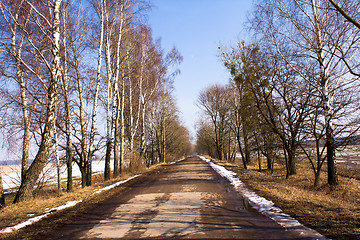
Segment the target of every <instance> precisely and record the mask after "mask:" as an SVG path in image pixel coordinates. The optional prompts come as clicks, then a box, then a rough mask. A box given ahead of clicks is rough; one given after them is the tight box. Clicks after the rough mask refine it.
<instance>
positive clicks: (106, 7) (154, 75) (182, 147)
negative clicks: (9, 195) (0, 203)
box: [0, 0, 191, 202]
mask: <svg viewBox="0 0 360 240" xmlns="http://www.w3.org/2000/svg"><path fill="white" fill-rule="evenodd" d="M148 9H149V4H148V2H147V1H140V0H125V1H113V0H91V1H89V2H87V4H82V3H80V2H78V1H71V0H67V1H65V0H54V1H50V0H49V1H30V0H24V1H19V2H16V3H14V2H13V1H0V13H1V18H0V21H1V28H0V31H1V38H0V44H1V58H2V63H1V64H2V65H1V68H0V69H1V78H2V81H3V82H4V83H5V82H6V84H2V85H1V92H2V95H1V101H2V103H4V104H2V105H3V106H5V107H3V108H2V111H4V112H5V111H6V112H7V113H9V114H8V115H7V116H6V117H5V118H4V123H3V126H5V128H6V129H8V132H9V133H10V134H12V135H13V136H14V135H15V136H17V137H19V136H21V140H22V145H23V147H22V154H21V155H22V169H23V170H22V179H21V186H20V188H19V191H18V193H17V195H16V198H15V202H18V201H22V200H26V199H28V198H30V197H31V196H32V191H33V187H34V185H35V184H36V181H37V179H38V177H39V174H40V173H41V171H42V170H43V168H44V166H45V165H46V164H47V163H48V162H51V159H50V156H53V155H54V156H55V155H56V156H57V158H59V159H60V160H61V161H63V162H66V164H67V174H68V178H67V190H68V191H71V190H72V189H73V183H72V168H73V163H76V164H77V165H78V167H79V169H80V171H81V174H82V186H88V185H91V184H92V176H93V174H92V161H93V160H94V159H97V158H98V157H99V156H102V155H103V156H105V163H106V164H105V166H104V173H105V174H104V177H105V179H109V178H110V177H111V170H112V169H111V165H110V163H111V161H113V163H114V165H113V171H114V174H113V175H114V176H118V175H119V174H120V173H121V172H122V170H123V167H124V166H129V165H130V166H132V165H133V166H135V165H138V166H140V167H141V166H150V165H151V164H155V163H159V162H160V161H166V159H167V158H169V159H172V158H176V157H180V156H182V155H184V154H187V153H188V152H189V151H190V146H191V144H190V140H189V134H188V132H187V131H185V129H184V127H183V126H182V124H181V122H180V120H179V118H178V111H177V109H176V107H175V106H174V100H173V98H172V96H171V93H170V91H169V89H171V84H172V80H173V77H174V76H176V74H177V73H178V70H177V68H176V67H177V65H178V64H180V63H181V60H182V57H181V55H180V54H179V53H178V52H177V50H176V49H175V48H174V49H172V50H171V51H170V52H169V53H168V54H164V53H163V50H162V49H161V45H160V41H154V39H153V38H152V34H151V28H150V27H149V26H147V25H146V24H145V23H144V21H143V17H144V15H145V14H146V11H147V10H148ZM174 69H175V70H174ZM170 71H173V72H170ZM99 118H100V121H99V120H98V119H99ZM20 119H21V121H20ZM104 119H105V121H103V120H104ZM20 131H21V132H20ZM55 132H56V136H57V141H55ZM175 134H176V135H177V137H175ZM180 140H181V142H179V141H180ZM15 144H16V143H15ZM54 144H56V146H55V147H54ZM56 149H57V150H56ZM34 151H35V152H37V154H35V159H34V160H33V161H31V165H30V166H28V161H29V159H32V157H33V155H32V154H31V152H34ZM53 151H56V153H57V154H52V152H53Z"/></svg>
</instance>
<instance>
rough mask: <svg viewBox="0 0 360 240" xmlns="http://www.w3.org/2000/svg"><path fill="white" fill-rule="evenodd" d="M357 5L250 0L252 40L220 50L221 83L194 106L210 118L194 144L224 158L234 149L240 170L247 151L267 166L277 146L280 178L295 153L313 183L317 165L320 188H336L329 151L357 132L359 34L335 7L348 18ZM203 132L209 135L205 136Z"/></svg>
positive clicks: (313, 0)
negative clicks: (323, 174) (225, 78)
mask: <svg viewBox="0 0 360 240" xmlns="http://www.w3.org/2000/svg"><path fill="white" fill-rule="evenodd" d="M334 4H335V5H334ZM334 6H337V7H338V8H334ZM359 7H360V3H359V2H358V1H346V2H344V3H342V4H341V7H339V6H338V5H337V4H336V3H335V2H334V1H324V0H287V1H280V0H266V1H261V2H258V4H257V5H256V7H255V9H254V12H253V14H252V16H251V18H250V28H251V30H252V31H253V32H254V33H255V35H254V39H255V43H254V44H245V43H244V42H239V43H238V44H237V45H234V46H230V47H223V48H220V57H221V59H222V61H223V63H224V65H225V67H226V68H227V69H228V70H229V72H230V74H231V82H230V84H229V86H226V87H223V86H212V87H209V88H208V89H206V90H205V91H204V92H202V93H201V94H200V97H199V101H198V102H199V105H200V106H201V107H202V108H204V110H205V113H206V114H205V115H206V116H207V117H208V118H210V119H211V121H204V123H203V124H201V126H200V128H199V131H198V147H199V148H200V149H202V150H203V151H204V150H206V146H207V145H209V144H215V145H216V149H217V152H216V153H215V155H214V156H216V157H219V158H220V159H221V158H222V155H223V153H224V152H225V151H224V150H225V149H226V151H227V155H226V156H227V158H228V159H232V158H233V154H231V153H234V152H236V151H237V148H238V149H239V151H240V153H241V156H242V160H243V163H244V167H245V168H246V164H247V163H249V161H250V156H251V154H252V155H254V154H255V155H256V156H257V158H258V159H259V160H260V156H261V155H262V156H265V157H266V159H267V166H268V168H270V169H272V166H273V163H274V160H275V159H276V158H279V157H280V155H279V152H280V151H279V150H281V149H282V150H283V151H282V155H281V157H282V158H284V159H285V164H286V173H287V177H289V176H290V175H293V174H296V155H297V153H299V151H300V150H301V151H302V153H303V154H304V155H305V156H306V157H307V158H308V159H309V160H310V163H311V166H312V169H313V171H314V176H315V181H314V184H315V185H317V184H318V183H319V179H320V171H321V168H322V166H323V164H324V163H325V162H326V163H327V166H328V183H329V184H330V185H337V184H338V178H337V172H336V165H335V151H336V149H337V148H340V147H343V146H346V144H347V143H348V142H349V139H350V138H351V137H352V136H354V135H357V134H358V130H359V127H360V125H359V118H358V116H359V104H358V102H359V97H360V94H359V93H360V92H359V90H360V88H359V83H360V82H359V79H358V77H359V76H358V75H357V74H356V72H357V71H358V57H359V56H358V50H359V44H358V43H359V41H358V38H359V36H360V32H359V30H360V29H359V28H358V26H356V24H353V22H351V21H344V20H345V19H344V16H343V14H340V12H339V11H338V9H340V10H342V12H343V13H346V14H347V15H348V16H352V17H351V19H354V18H355V19H356V18H358V17H359V14H360V8H359ZM355 23H356V21H355ZM214 91H215V92H216V91H219V92H222V93H221V94H217V95H214V94H212V93H211V92H214ZM224 122H225V124H224ZM206 129H211V130H212V132H210V133H211V134H212V135H214V136H213V137H205V135H204V132H207V133H209V131H206ZM235 143H237V147H235ZM206 151H207V152H208V153H209V154H214V153H212V152H210V151H208V150H206ZM221 152H223V153H221ZM252 152H253V153H252ZM259 167H260V169H261V165H259Z"/></svg>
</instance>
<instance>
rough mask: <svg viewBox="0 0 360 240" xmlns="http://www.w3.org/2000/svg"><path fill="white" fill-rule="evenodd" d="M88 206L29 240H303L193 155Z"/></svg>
mask: <svg viewBox="0 0 360 240" xmlns="http://www.w3.org/2000/svg"><path fill="white" fill-rule="evenodd" d="M88 205H89V206H87V207H83V208H82V210H81V211H79V212H77V213H75V212H72V214H70V215H69V214H67V215H68V217H67V220H66V222H64V221H62V223H61V224H55V225H53V228H52V229H51V231H47V232H46V234H41V236H40V235H38V236H36V237H34V238H31V239H169V238H171V239H174V238H179V239H306V238H302V237H301V236H299V235H296V234H295V233H294V232H291V231H286V230H285V229H284V228H283V227H281V226H280V225H278V224H277V223H276V222H274V221H272V220H271V219H269V218H266V217H264V216H262V215H260V214H258V213H257V212H254V211H253V210H252V209H251V208H250V209H249V208H248V207H246V206H247V205H246V204H244V200H243V199H242V198H241V196H240V195H239V194H238V193H236V192H235V191H234V190H233V189H232V187H231V185H230V184H229V183H228V181H227V180H225V179H223V178H222V177H220V176H219V175H218V174H217V173H215V172H214V171H213V170H212V168H211V167H210V166H209V165H208V164H207V163H206V162H204V161H202V160H200V159H199V158H198V157H192V158H187V159H185V160H183V161H181V162H178V163H176V164H172V165H166V166H163V167H161V168H159V169H157V170H156V171H153V172H152V174H148V175H147V176H145V177H141V178H139V179H138V180H136V181H133V182H132V183H129V184H128V185H127V186H126V188H119V189H116V190H114V192H113V194H111V197H110V198H108V199H105V200H102V201H100V202H98V203H96V204H91V203H88ZM69 216H70V217H69ZM53 218H54V217H53ZM52 222H54V221H52ZM55 222H56V221H55ZM50 223H51V221H50V222H49V224H50ZM40 225H43V226H45V225H46V219H45V220H44V221H43V223H42V224H40ZM38 227H39V226H38ZM48 227H49V226H48ZM33 231H36V227H35V226H34V227H33Z"/></svg>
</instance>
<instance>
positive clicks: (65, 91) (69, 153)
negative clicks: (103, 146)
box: [62, 9, 73, 192]
mask: <svg viewBox="0 0 360 240" xmlns="http://www.w3.org/2000/svg"><path fill="white" fill-rule="evenodd" d="M66 14H67V9H66V10H65V11H64V13H63V25H64V27H63V28H64V32H63V47H64V61H63V74H62V89H63V94H64V104H65V112H66V120H65V125H66V169H67V183H66V191H68V192H71V191H72V190H73V179H72V159H73V146H72V132H71V130H72V126H71V107H70V100H69V86H68V70H67V61H68V59H67V37H66V30H67V25H66V21H67V15H66Z"/></svg>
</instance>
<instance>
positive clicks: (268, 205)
mask: <svg viewBox="0 0 360 240" xmlns="http://www.w3.org/2000/svg"><path fill="white" fill-rule="evenodd" d="M199 157H200V158H201V159H202V160H203V161H205V162H207V163H209V165H210V166H211V167H212V168H213V169H214V170H215V171H216V172H217V173H218V174H220V175H221V176H222V177H225V178H227V179H228V180H229V181H230V183H231V184H232V185H233V186H234V188H235V190H236V191H237V192H239V193H240V194H241V195H242V196H243V197H244V198H245V199H246V200H247V201H248V202H249V203H250V205H251V206H252V207H253V208H254V209H256V210H257V211H259V212H260V213H262V214H263V215H265V216H267V217H269V218H271V219H273V220H274V221H276V222H277V223H278V224H280V225H281V226H283V227H284V228H286V229H287V230H294V231H297V232H298V233H299V234H300V235H302V236H303V237H304V236H311V237H313V238H314V239H319V240H320V239H321V240H325V239H327V238H326V237H324V236H322V235H321V234H319V233H318V232H316V231H315V230H313V229H310V228H308V227H305V226H304V225H302V224H301V223H300V222H298V221H297V220H296V219H294V218H292V217H291V216H290V215H288V214H285V213H283V212H282V210H281V209H280V208H278V207H275V206H274V203H273V202H272V201H269V200H267V199H265V198H263V197H260V196H258V195H257V194H256V193H255V192H253V191H250V190H249V189H248V188H247V187H246V185H245V184H244V183H243V182H242V181H241V180H240V179H239V178H237V176H236V173H234V172H232V171H229V170H227V169H226V168H225V167H223V166H220V165H217V164H215V163H213V162H211V160H210V159H207V158H205V157H203V156H199Z"/></svg>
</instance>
